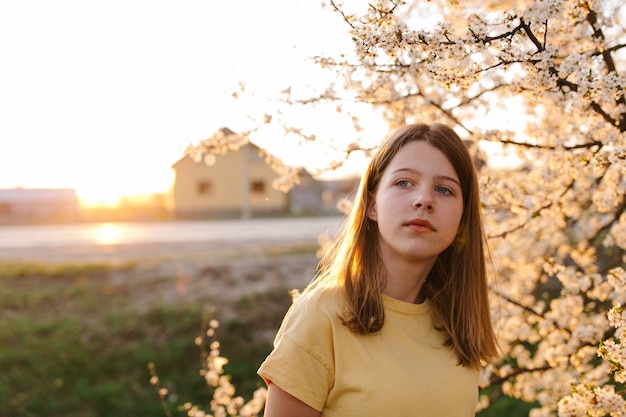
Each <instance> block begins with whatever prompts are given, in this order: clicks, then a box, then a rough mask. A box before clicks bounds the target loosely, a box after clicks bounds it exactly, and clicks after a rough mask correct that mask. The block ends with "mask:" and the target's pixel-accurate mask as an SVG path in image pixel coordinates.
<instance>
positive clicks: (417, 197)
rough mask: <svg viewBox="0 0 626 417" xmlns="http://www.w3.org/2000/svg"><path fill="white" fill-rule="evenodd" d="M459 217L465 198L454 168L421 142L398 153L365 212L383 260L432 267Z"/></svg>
mask: <svg viewBox="0 0 626 417" xmlns="http://www.w3.org/2000/svg"><path fill="white" fill-rule="evenodd" d="M462 214H463V193H462V191H461V184H460V181H459V178H458V175H457V174H456V171H455V169H454V167H453V166H452V164H451V163H450V161H449V160H448V159H447V158H446V156H445V155H444V154H443V153H442V152H441V151H440V150H439V149H437V148H435V147H434V146H432V145H430V144H428V143H427V142H424V141H416V142H411V143H408V144H407V145H405V146H404V147H403V148H402V149H400V150H399V151H398V153H397V154H396V155H395V156H394V157H393V159H392V160H391V162H390V163H389V165H388V166H387V168H386V169H385V171H384V172H383V174H382V176H381V179H380V183H379V184H378V187H377V189H376V191H375V192H374V196H373V198H372V199H371V202H370V205H369V207H368V208H367V216H368V217H369V218H370V219H371V220H373V221H375V222H376V223H377V224H378V232H379V239H380V249H381V253H382V254H387V256H394V257H398V256H399V257H402V258H406V259H410V260H412V261H420V262H431V263H434V262H435V260H436V258H437V256H438V255H439V254H440V253H441V252H443V251H444V250H445V249H446V248H447V247H448V246H450V244H451V243H452V242H453V241H454V238H455V237H456V234H457V231H458V229H459V224H460V222H461V217H462Z"/></svg>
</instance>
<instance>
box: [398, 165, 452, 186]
mask: <svg viewBox="0 0 626 417" xmlns="http://www.w3.org/2000/svg"><path fill="white" fill-rule="evenodd" d="M398 172H409V173H411V174H415V175H422V173H421V172H420V171H418V170H415V169H413V168H398V169H395V170H393V171H392V172H391V173H392V174H395V173H398ZM435 179H438V180H445V181H451V182H453V183H455V184H456V185H458V186H459V188H462V187H461V183H460V182H459V180H457V179H456V178H453V177H450V176H448V175H435Z"/></svg>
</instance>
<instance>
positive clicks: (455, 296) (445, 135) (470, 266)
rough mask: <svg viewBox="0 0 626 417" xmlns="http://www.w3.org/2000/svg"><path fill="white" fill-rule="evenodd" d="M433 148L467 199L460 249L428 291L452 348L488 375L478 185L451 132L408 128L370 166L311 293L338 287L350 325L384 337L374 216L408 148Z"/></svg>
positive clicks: (443, 262) (432, 277)
mask: <svg viewBox="0 0 626 417" xmlns="http://www.w3.org/2000/svg"><path fill="white" fill-rule="evenodd" d="M414 141H425V142H427V143H429V144H430V145H432V146H434V147H436V148H437V149H438V150H440V151H441V152H442V153H443V154H444V155H445V156H446V157H447V158H448V160H449V161H450V163H451V164H452V166H453V167H454V168H455V170H456V173H457V175H458V177H459V180H460V182H461V188H462V191H463V215H462V218H461V224H460V226H459V232H458V234H457V238H456V239H455V241H454V242H453V243H452V244H451V245H450V246H449V247H448V248H446V249H445V250H444V251H443V252H442V253H441V254H440V255H439V256H438V258H437V261H436V262H435V265H434V266H433V269H432V270H431V272H430V274H429V276H428V280H427V282H426V284H424V288H423V289H422V291H423V292H424V295H425V296H426V297H428V298H429V300H430V303H431V304H432V306H433V311H434V314H435V321H436V323H437V324H438V329H439V330H443V331H445V332H446V334H447V336H448V339H447V342H446V345H447V346H448V347H450V348H452V349H453V350H454V351H455V352H456V354H457V357H458V359H459V363H460V364H461V365H463V366H470V367H476V368H478V367H480V366H481V362H482V361H483V360H488V359H489V358H491V357H492V356H495V355H496V353H497V342H496V338H495V335H494V332H493V327H492V323H491V316H490V311H489V301H488V290H487V271H486V262H485V251H486V244H485V242H484V239H485V238H484V233H483V228H482V219H481V213H480V198H479V189H478V180H477V174H476V169H475V167H474V162H473V160H472V157H471V155H470V153H469V151H468V149H467V146H466V145H465V143H464V142H463V141H462V140H461V138H460V137H459V136H458V135H457V134H456V133H455V132H454V130H452V129H451V128H450V127H448V126H446V125H444V124H439V123H435V124H432V125H426V124H416V125H409V126H405V127H403V128H401V129H399V130H397V131H396V132H395V133H393V134H392V135H391V136H390V137H389V138H388V139H387V140H386V141H385V142H384V143H383V144H382V145H381V147H380V148H379V149H378V152H377V153H376V154H375V155H374V157H373V158H372V160H371V161H370V163H369V165H368V167H367V169H366V171H365V173H364V175H363V177H362V178H361V182H360V185H359V189H358V192H357V194H356V196H355V200H354V204H353V207H352V210H351V212H350V214H349V215H348V217H347V218H346V221H345V222H344V224H343V227H342V230H341V231H340V233H338V234H337V235H336V237H335V240H334V241H333V242H331V244H330V247H329V248H327V251H326V252H325V255H324V256H323V257H322V259H321V261H320V263H319V267H318V273H317V275H316V277H315V279H314V280H313V281H312V282H311V284H310V285H309V287H308V289H312V288H315V287H317V286H320V285H336V286H340V287H342V288H343V290H344V294H345V298H346V302H347V310H346V313H345V314H344V315H343V316H342V317H341V319H342V321H343V323H344V325H346V326H347V327H348V328H349V329H350V330H352V331H354V332H356V333H359V334H370V333H376V332H378V331H379V330H380V329H381V328H382V326H383V324H384V320H385V315H384V308H383V302H382V296H381V288H382V287H383V286H384V279H385V277H384V273H383V271H382V268H381V267H380V265H379V258H378V225H377V223H376V222H374V221H372V220H371V219H369V218H368V216H367V215H366V209H367V207H368V205H369V203H370V200H371V199H372V198H374V194H375V193H376V190H377V187H378V184H379V182H380V179H381V176H382V174H383V172H384V171H385V169H386V168H387V166H388V165H389V163H390V162H391V160H392V159H393V157H394V156H395V155H396V154H397V153H398V151H399V150H400V149H402V148H403V147H404V146H405V145H406V144H408V143H411V142H414Z"/></svg>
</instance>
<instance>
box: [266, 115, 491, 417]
mask: <svg viewBox="0 0 626 417" xmlns="http://www.w3.org/2000/svg"><path fill="white" fill-rule="evenodd" d="M479 203H480V202H479V190H478V181H477V175H476V171H475V168H474V164H473V161H472V158H471V156H470V154H469V152H468V150H467V148H466V146H465V144H464V143H463V141H462V140H461V139H460V138H459V137H458V135H457V134H456V133H455V132H454V131H453V130H452V129H451V128H449V127H447V126H445V125H442V124H432V125H425V124H418V125H410V126H406V127H404V128H401V129H400V130H398V131H397V132H395V134H393V135H392V136H391V137H390V138H388V139H387V140H386V141H385V142H384V143H383V144H382V145H381V147H380V148H379V150H378V152H377V153H376V154H375V155H374V157H373V158H372V160H371V162H370V164H369V165H368V168H367V170H366V172H365V174H364V176H363V178H362V179H361V184H360V186H359V190H358V193H357V196H356V199H355V202H354V205H353V208H352V211H351V213H350V215H349V216H348V218H347V219H346V222H345V224H344V226H343V230H342V233H340V234H338V235H337V237H336V238H335V240H334V242H333V244H332V245H331V247H330V249H329V250H328V251H327V252H326V255H325V256H324V257H323V258H322V260H321V261H320V265H319V268H318V273H317V275H316V277H315V279H314V280H313V281H312V282H311V283H310V284H309V286H308V287H307V289H306V290H305V291H304V293H303V295H302V296H301V297H300V298H299V299H298V300H297V301H296V302H294V304H293V305H292V306H291V308H290V309H289V311H288V312H287V314H286V316H285V319H284V321H283V323H282V325H281V328H280V330H279V331H278V334H277V336H276V340H275V342H274V350H273V351H272V353H271V354H270V355H269V356H268V357H267V359H266V360H265V361H264V362H263V364H262V365H261V367H260V369H259V375H260V376H261V377H262V378H263V379H264V380H265V381H266V382H267V383H268V386H269V391H268V397H267V403H266V408H265V417H287V416H289V417H294V416H298V417H308V416H324V417H336V416H359V417H363V416H376V417H381V416H421V417H429V416H433V417H434V416H436V417H446V416H450V417H461V416H473V415H474V414H475V408H476V403H477V400H478V375H479V368H480V367H481V363H482V362H483V361H486V360H488V359H489V358H491V357H492V356H494V355H495V354H496V353H497V347H496V340H495V336H494V332H493V328H492V324H491V318H490V313H489V302H488V295H487V278H486V265H485V255H484V250H483V239H484V235H483V230H482V221H481V216H480V204H479Z"/></svg>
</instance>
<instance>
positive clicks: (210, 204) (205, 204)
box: [173, 145, 289, 214]
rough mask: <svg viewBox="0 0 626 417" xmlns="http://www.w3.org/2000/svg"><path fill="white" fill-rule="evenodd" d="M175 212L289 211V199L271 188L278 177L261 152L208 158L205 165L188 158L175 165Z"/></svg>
mask: <svg viewBox="0 0 626 417" xmlns="http://www.w3.org/2000/svg"><path fill="white" fill-rule="evenodd" d="M174 169H175V172H176V180H175V185H174V189H173V199H174V210H175V211H176V212H177V213H180V214H193V213H196V214H201V213H207V214H210V213H220V214H222V213H239V212H241V213H245V212H246V211H262V212H272V211H286V210H287V208H288V201H289V200H288V196H287V195H286V194H284V193H282V192H280V191H279V190H276V189H274V188H273V187H272V182H273V181H274V179H276V178H277V177H278V174H277V173H276V172H274V171H273V170H272V169H271V168H270V167H269V166H268V165H267V164H266V163H265V161H264V160H263V159H262V158H261V157H259V155H258V148H255V147H253V146H249V145H248V146H244V147H243V148H242V149H241V150H240V151H238V152H232V151H231V152H228V153H226V154H224V155H208V156H207V157H206V158H205V162H195V161H194V160H193V159H192V158H190V157H188V156H186V157H184V158H182V159H181V160H180V161H178V162H177V163H176V164H175V165H174Z"/></svg>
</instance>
